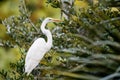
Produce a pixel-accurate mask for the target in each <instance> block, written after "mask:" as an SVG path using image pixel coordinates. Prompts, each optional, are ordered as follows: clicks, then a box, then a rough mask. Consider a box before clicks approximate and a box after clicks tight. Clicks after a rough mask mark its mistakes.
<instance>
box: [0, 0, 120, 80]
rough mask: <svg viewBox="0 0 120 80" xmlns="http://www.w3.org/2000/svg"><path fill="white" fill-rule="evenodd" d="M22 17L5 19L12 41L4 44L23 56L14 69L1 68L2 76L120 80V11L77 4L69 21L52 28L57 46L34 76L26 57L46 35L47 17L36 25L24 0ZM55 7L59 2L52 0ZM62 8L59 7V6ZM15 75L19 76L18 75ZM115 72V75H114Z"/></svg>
mask: <svg viewBox="0 0 120 80" xmlns="http://www.w3.org/2000/svg"><path fill="white" fill-rule="evenodd" d="M20 1H21V2H20V6H19V11H20V15H19V16H12V17H9V18H7V19H5V20H4V21H3V24H4V25H5V26H6V28H7V34H8V35H9V36H10V39H9V40H3V41H2V44H3V46H4V47H5V48H6V49H8V48H15V47H17V48H19V49H20V53H21V55H22V56H21V59H19V61H17V62H15V63H11V64H10V66H11V68H12V69H14V71H13V70H12V71H10V72H8V71H6V70H5V69H3V70H1V71H0V75H1V76H2V79H13V80H16V79H18V80H19V79H20V80H21V79H31V80H33V79H38V80H40V79H41V80H50V79H51V80H54V79H55V80H76V79H82V80H99V79H101V80H109V79H119V78H120V76H119V75H120V73H119V70H120V68H119V65H120V55H119V51H120V28H119V26H120V23H119V20H120V17H119V16H120V11H111V7H107V6H104V5H102V4H101V3H98V4H97V5H95V6H90V7H89V8H88V9H84V8H80V9H79V11H78V9H76V8H75V7H74V6H73V8H72V9H71V11H70V12H69V14H68V15H69V20H66V19H64V20H63V22H61V23H59V24H58V23H55V25H56V26H57V27H56V28H54V29H52V30H51V32H52V34H53V40H54V41H53V47H52V49H51V51H49V52H48V53H47V54H46V55H45V57H44V58H43V60H42V61H41V62H40V66H39V67H37V68H36V69H35V70H34V71H33V72H32V73H31V74H30V76H26V74H24V69H23V68H24V58H25V53H26V52H27V50H28V48H29V46H30V45H31V44H32V42H33V41H34V40H35V39H36V38H38V37H44V35H43V34H42V33H41V31H40V30H39V29H40V28H39V26H40V24H41V22H42V21H43V19H42V18H41V19H40V20H38V21H37V22H36V23H35V24H34V23H32V21H31V20H30V15H31V13H30V11H28V10H27V8H26V6H25V3H24V0H20ZM48 3H49V4H51V5H52V6H53V7H56V6H57V5H58V4H59V5H61V4H60V3H59V2H57V4H56V3H55V2H54V1H53V2H52V1H51V0H48ZM57 8H58V7H57ZM14 74H15V75H14ZM111 75H112V76H111Z"/></svg>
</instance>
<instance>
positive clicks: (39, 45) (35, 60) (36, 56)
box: [25, 18, 60, 75]
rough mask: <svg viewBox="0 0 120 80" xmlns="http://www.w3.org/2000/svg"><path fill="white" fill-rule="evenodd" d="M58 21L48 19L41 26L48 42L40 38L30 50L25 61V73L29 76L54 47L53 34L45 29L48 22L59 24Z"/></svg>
mask: <svg viewBox="0 0 120 80" xmlns="http://www.w3.org/2000/svg"><path fill="white" fill-rule="evenodd" d="M59 21H60V20H58V19H53V18H46V19H45V20H44V21H43V22H42V24H41V27H40V28H41V31H42V33H43V34H45V35H46V36H47V42H46V41H45V40H44V38H38V39H37V40H35V41H34V43H33V44H32V45H31V47H30V48H29V50H28V52H27V55H26V59H25V73H27V75H29V74H30V73H31V72H32V70H33V69H34V68H35V67H36V66H37V65H38V64H39V62H40V60H41V59H42V58H43V56H44V55H45V53H46V52H47V51H49V50H50V48H51V47H52V34H51V32H50V30H48V29H45V26H46V24H47V23H48V22H59Z"/></svg>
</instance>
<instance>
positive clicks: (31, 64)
mask: <svg viewBox="0 0 120 80" xmlns="http://www.w3.org/2000/svg"><path fill="white" fill-rule="evenodd" d="M38 64H39V61H35V60H32V59H31V60H29V61H28V62H27V63H25V73H27V76H28V75H29V74H30V73H31V72H32V70H33V69H34V68H35V67H36V66H37V65H38Z"/></svg>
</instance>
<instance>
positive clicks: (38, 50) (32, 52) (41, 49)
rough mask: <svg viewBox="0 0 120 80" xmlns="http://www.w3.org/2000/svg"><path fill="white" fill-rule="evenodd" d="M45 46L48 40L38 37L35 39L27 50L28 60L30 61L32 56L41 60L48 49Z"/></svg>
mask: <svg viewBox="0 0 120 80" xmlns="http://www.w3.org/2000/svg"><path fill="white" fill-rule="evenodd" d="M45 47H46V42H45V40H44V39H43V38H38V39H37V40H35V41H34V43H33V44H32V45H31V47H30V48H29V50H28V52H27V55H26V61H28V60H29V59H30V58H31V59H36V60H41V59H42V57H43V56H44V53H45V51H46V49H45Z"/></svg>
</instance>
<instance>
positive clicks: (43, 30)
mask: <svg viewBox="0 0 120 80" xmlns="http://www.w3.org/2000/svg"><path fill="white" fill-rule="evenodd" d="M46 24H47V22H46V21H43V23H42V24H41V31H42V33H43V34H45V35H46V36H47V45H49V46H52V34H51V32H50V31H49V30H47V29H45V26H46Z"/></svg>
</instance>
